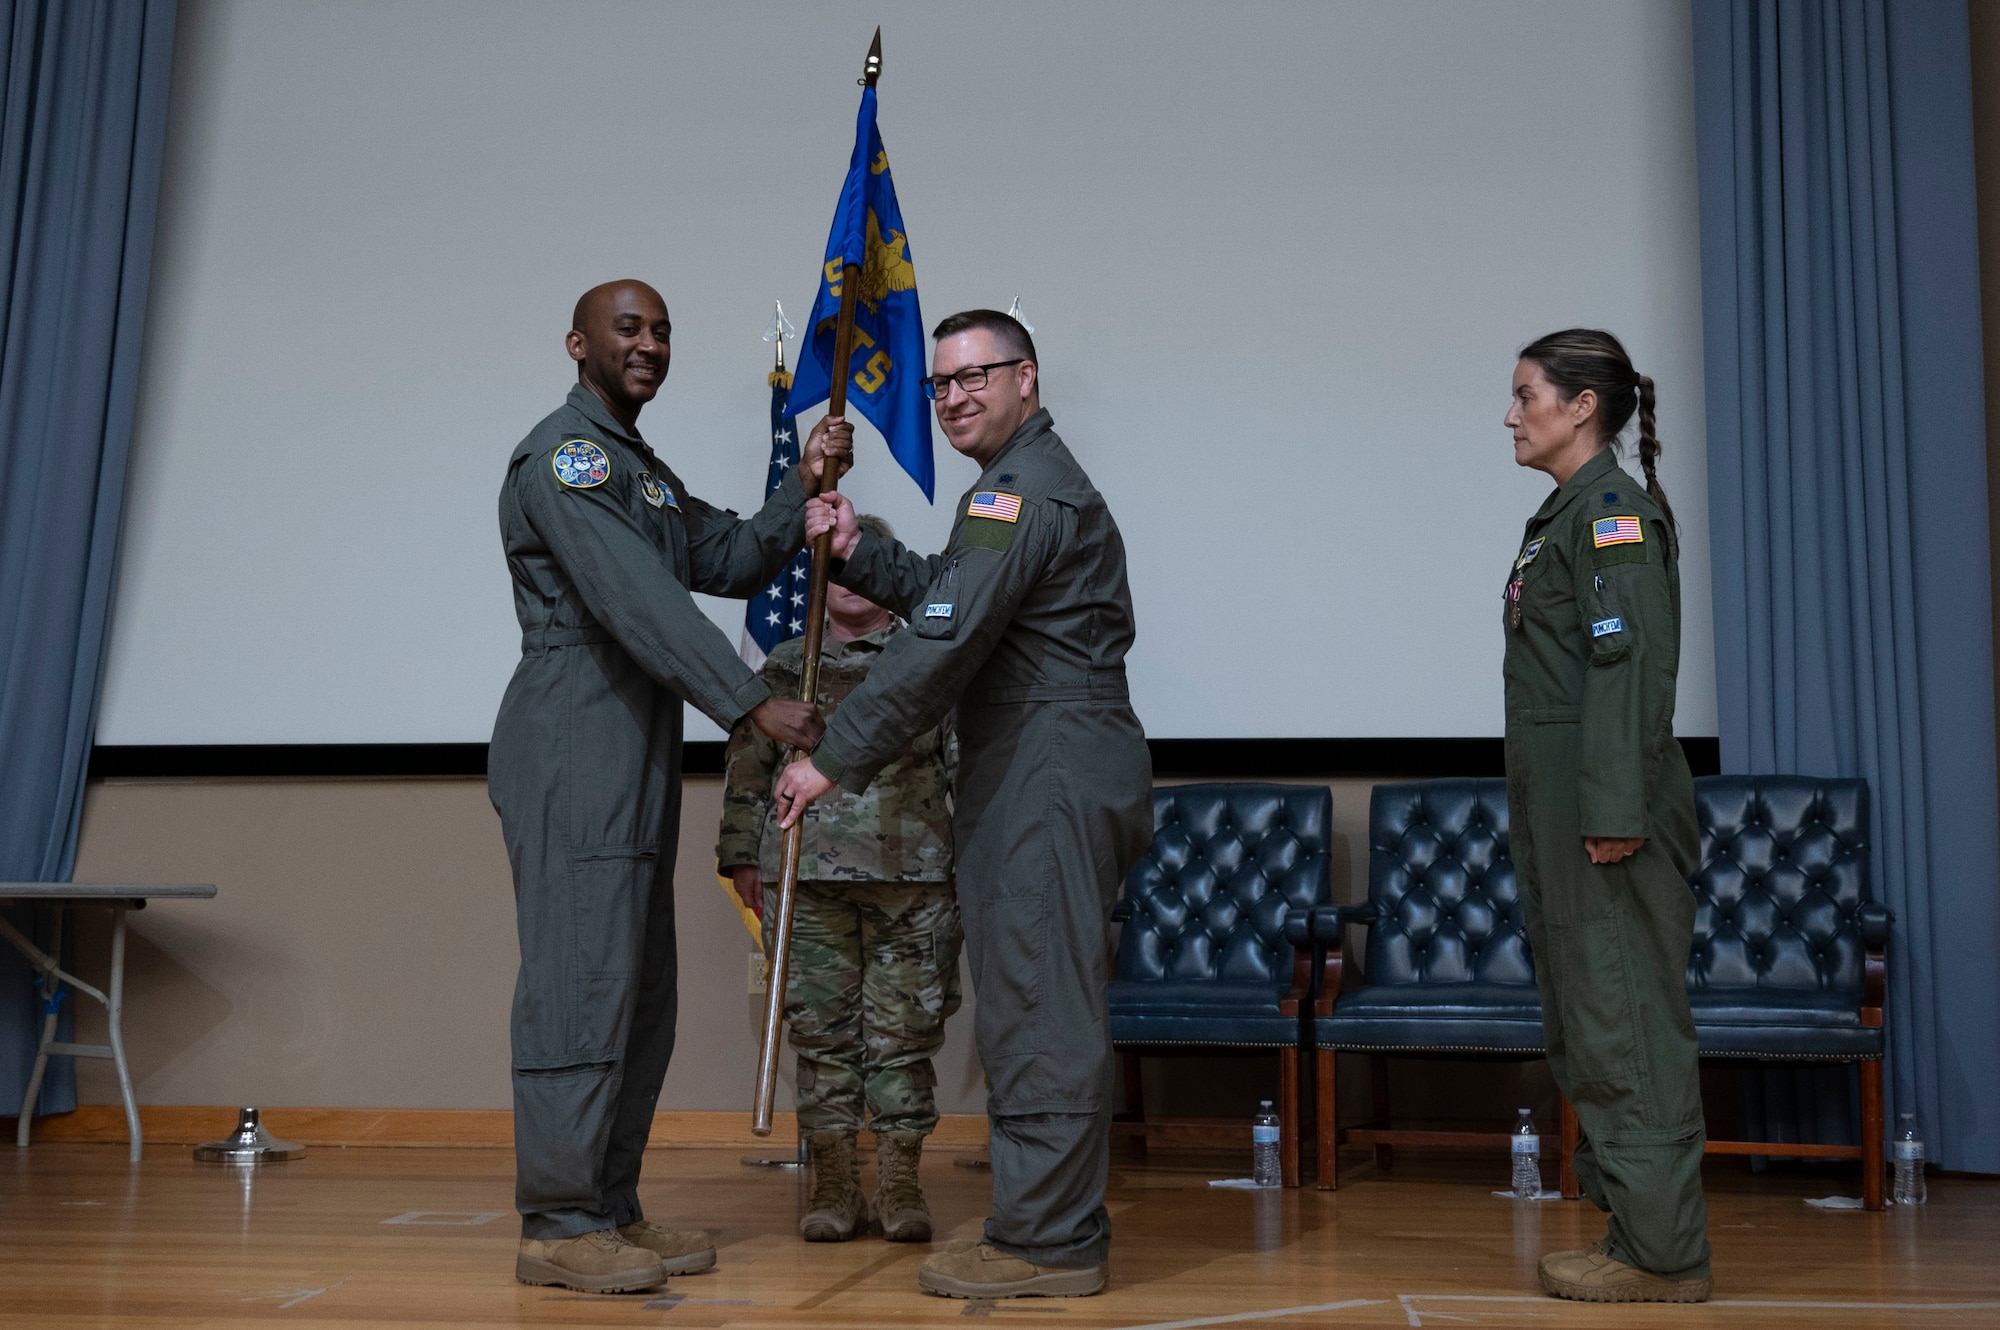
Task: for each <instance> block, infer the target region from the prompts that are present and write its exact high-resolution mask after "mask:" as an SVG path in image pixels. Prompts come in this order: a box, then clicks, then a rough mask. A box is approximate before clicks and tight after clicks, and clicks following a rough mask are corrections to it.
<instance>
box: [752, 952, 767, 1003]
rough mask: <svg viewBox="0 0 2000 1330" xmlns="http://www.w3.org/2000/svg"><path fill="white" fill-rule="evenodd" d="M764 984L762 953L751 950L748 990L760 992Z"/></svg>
mask: <svg viewBox="0 0 2000 1330" xmlns="http://www.w3.org/2000/svg"><path fill="white" fill-rule="evenodd" d="M765 986H766V980H765V977H764V953H763V952H761V951H753V952H751V953H750V991H751V992H752V993H761V992H763V991H764V989H765Z"/></svg>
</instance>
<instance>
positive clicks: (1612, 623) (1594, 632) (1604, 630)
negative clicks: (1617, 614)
mask: <svg viewBox="0 0 2000 1330" xmlns="http://www.w3.org/2000/svg"><path fill="white" fill-rule="evenodd" d="M1624 631H1625V621H1624V620H1623V619H1599V620H1598V621H1597V622H1596V623H1594V624H1592V625H1590V635H1591V636H1592V637H1609V636H1611V634H1613V633H1622V632H1624Z"/></svg>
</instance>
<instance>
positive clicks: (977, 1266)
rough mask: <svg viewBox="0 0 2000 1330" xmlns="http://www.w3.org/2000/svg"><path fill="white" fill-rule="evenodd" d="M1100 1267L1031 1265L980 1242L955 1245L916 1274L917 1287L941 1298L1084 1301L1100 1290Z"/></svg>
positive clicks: (929, 1261)
mask: <svg viewBox="0 0 2000 1330" xmlns="http://www.w3.org/2000/svg"><path fill="white" fill-rule="evenodd" d="M1104 1283H1105V1274H1104V1267H1103V1266H1101V1265H1092V1266H1086V1267H1084V1268H1083V1269H1081V1270H1065V1269H1062V1268H1060V1267H1057V1266H1048V1265H1032V1264H1030V1263H1029V1262H1027V1261H1024V1260H1022V1259H1020V1258H1019V1257H1018V1256H1009V1255H1008V1254H1007V1253H1006V1252H1003V1251H1001V1250H1000V1249H999V1248H997V1247H989V1246H987V1245H986V1244H985V1243H983V1242H964V1243H960V1242H954V1243H951V1244H950V1245H948V1246H947V1247H946V1248H945V1249H944V1250H943V1251H940V1252H936V1253H934V1254H933V1255H932V1256H931V1258H930V1259H929V1260H928V1261H925V1262H924V1265H923V1268H922V1269H921V1270H919V1271H917V1287H918V1288H920V1289H922V1290H923V1291H924V1292H926V1293H935V1294H936V1295H937V1296H939V1297H941V1298H982V1299H983V1298H1087V1297H1089V1296H1090V1295H1091V1294H1093V1293H1099V1292H1102V1291H1103V1289H1104Z"/></svg>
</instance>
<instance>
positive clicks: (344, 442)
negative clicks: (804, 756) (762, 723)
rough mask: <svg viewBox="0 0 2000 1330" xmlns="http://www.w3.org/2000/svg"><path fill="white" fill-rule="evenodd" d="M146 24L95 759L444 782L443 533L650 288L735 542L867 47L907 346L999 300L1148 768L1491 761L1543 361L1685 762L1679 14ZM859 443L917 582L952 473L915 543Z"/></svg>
mask: <svg viewBox="0 0 2000 1330" xmlns="http://www.w3.org/2000/svg"><path fill="white" fill-rule="evenodd" d="M182 12H183V19H182V31H181V36H180V40H179V50H178V55H177V61H178V65H177V68H176V71H175V92H174V103H173V111H172V124H171V126H170V130H169V150H168V151H169V155H168V175H167V180H166V184H165V189H164V194H163V199H162V216H161V220H160V227H159V242H158V250H157V258H156V264H155V272H154V284H153V292H152V298H151V307H150V313H149V323H148V333H147V339H146V348H145V365H144V374H143V377H144V383H143V388H142V401H141V412H140V425H139V431H138V437H137V440H136V443H135V447H134V452H133V464H132V466H133V469H132V478H131V486H130V494H129V499H128V506H127V522H126V531H125V538H124V545H123V553H122V564H121V572H120V581H119V589H118V596H117V603H116V611H115V617H114V621H113V633H112V639H111V648H110V662H109V670H108V676H107V681H106V684H105V693H104V699H103V708H102V713H101V719H100V722H99V729H98V741H99V742H100V743H104V744H119V745H122V744H168V745H173V744H258V743H270V744H324V743H400V742H407V743H452V742H461V743H464V742H475V743H476V742H482V741H484V740H485V739H486V738H487V737H488V735H489V733H490V730H491V725H492V720H493V715H494V711H495V708H496V706H497V704H498V701H499V698H500V694H501V691H502V689H503V688H504V687H505V685H506V681H507V678H508V675H509V672H510V671H511V670H512V668H513V665H514V662H515V660H516V659H517V657H518V650H519V645H518V643H519V633H518V629H517V627H516V625H515V621H514V617H513V609H512V602H511V596H510V590H509V582H508V577H507V570H506V567H505V564H504V562H503V560H502V558H501V553H500V547H499V538H498V530H497V524H496V518H495V499H496V495H497V492H498V488H499V484H500V480H501V476H502V472H503V469H504V465H505V462H506V458H507V456H508V454H509V452H510V451H511V450H512V448H513V447H514V445H515V443H516V442H517V441H519V439H520V438H521V437H522V435H524V434H525V433H526V432H527V430H528V429H529V427H530V426H532V425H533V424H534V423H535V422H536V421H537V420H539V419H540V418H541V417H542V416H543V415H545V414H546V413H547V412H548V411H550V410H551V409H553V408H554V407H555V406H556V405H557V404H558V403H559V402H560V401H561V399H562V396H563V394H564V393H565V392H566V391H567V390H568V388H569V386H570V384H571V383H572V382H573V381H574V371H573V367H572V365H571V363H570V362H569V360H568V359H567V358H566V356H565V355H564V352H563V349H562V335H563V333H564V331H565V330H566V329H567V328H568V321H569V312H570V307H571V304H572V302H573V301H574V300H575V298H576V296H577V294H578V293H579V292H580V291H582V290H583V289H584V288H585V287H587V286H590V285H592V284H593V283H596V282H599V281H602V280H605V279H608V278H613V277H624V276H635V277H640V278H644V279H645V280H647V281H650V282H652V283H653V284H654V285H656V286H657V287H659V289H660V290H661V291H662V292H663V293H664V294H665V295H666V297H667V301H668V304H669V306H670V308H671V310H672V315H673V322H674V358H673V367H672V373H671V376H670V378H669V380H668V382H667V385H666V387H665V389H664V390H663V392H662V393H661V395H660V397H659V399H658V400H657V401H655V402H654V403H653V404H652V405H651V406H650V407H649V408H648V409H647V411H646V413H645V415H644V417H643V418H642V421H641V426H642V429H643V430H644V432H645V434H646V435H647V437H648V439H649V440H650V441H651V442H652V443H653V445H654V447H655V448H656V449H657V450H658V451H659V452H660V453H661V455H662V456H663V457H665V458H666V459H667V461H668V462H669V464H670V465H672V466H673V467H674V468H675V469H676V470H677V471H678V472H679V474H680V475H681V476H682V477H683V478H685V480H686V481H687V483H688V484H689V486H690V487H691V488H692V489H693V491H694V492H695V493H697V494H699V495H701V496H703V497H704V498H707V499H709V500H710V501H711V502H715V503H720V504H725V505H728V506H731V507H734V508H737V509H739V510H742V511H748V510H750V509H752V508H754V507H755V506H756V505H757V504H758V503H759V502H760V501H761V498H762V493H763V490H762V484H763V477H764V473H765V463H766V458H767V448H768V443H767V438H766V433H765V413H766V408H767V389H766V387H765V380H764V375H765V373H766V370H767V369H768V367H769V348H768V347H767V346H766V345H765V344H764V343H763V342H762V341H761V340H760V334H761V332H762V331H763V328H764V324H765V320H766V317H767V314H768V311H769V309H770V304H771V301H772V300H773V299H774V298H777V299H782V300H783V301H784V302H785V305H786V308H787V310H788V311H790V312H791V313H792V314H793V316H794V318H798V317H799V316H800V315H802V313H803V310H804V307H805V306H806V304H807V302H808V301H809V299H810V296H811V294H812V291H813V284H814V280H815V274H816V271H817V269H818V266H819V260H820V255H821V252H822V249H823V247H824V245H825V241H826V231H827V225H828V222H829V220H830V219H831V216H832V211H833V204H834V199H835V195H836V192H837V190H838V187H839V184H840V180H841V176H842V174H843V172H844V170H845V168H846V163H847V158H848V153H849V149H850V146H851V144H852V140H853V126H854V111H855V106H856V102H857V98H858V95H859V90H858V89H857V88H856V86H855V77H856V75H857V74H858V73H859V70H860V64H861V58H862V55H863V53H864V51H865V49H866V47H867V43H868V38H869V35H870V33H871V31H872V30H873V28H874V26H875V24H877V23H878V22H879V23H880V24H881V25H882V32H883V43H884V51H885V56H886V72H885V73H884V76H883V80H882V86H881V106H882V110H881V124H882V132H883V135H884V138H885V141H886V143H887V145H888V150H889V155H890V160H891V162H892V164H893V169H894V171H895V173H896V181H897V186H898V190H899V193H900V196H901V201H902V207H903V212H904V216H905V219H906V221H907V223H908V227H909V249H910V253H911V255H912V257H913V259H914V262H915V267H916V273H917V277H918V284H919V291H920V293H921V298H922V302H923V308H924V312H925V314H926V316H927V318H928V319H929V320H930V321H931V322H935V321H936V320H937V319H938V318H940V317H942V316H943V315H945V314H947V313H950V312H951V311H953V310H956V309H961V308H965V307H969V306H978V305H990V306H997V307H1000V308H1003V309H1004V308H1005V307H1006V306H1007V304H1008V302H1009V301H1010V300H1011V299H1013V298H1014V297H1015V296H1017V295H1018V296H1019V298H1020V300H1021V303H1022V307H1023V309H1024V311H1025V313H1026V315H1027V317H1028V318H1029V320H1030V321H1031V322H1032V323H1033V324H1034V326H1035V329H1036V338H1037V340H1038V342H1039V343H1040V349H1041V354H1042V360H1043V383H1044V385H1045V391H1044V401H1045V403H1046V404H1047V405H1048V406H1049V408H1050V409H1051V410H1052V412H1053V413H1054V416H1055V420H1056V424H1057V427H1058V429H1059V430H1060V431H1061V432H1062V433H1063V435H1064V437H1065V438H1066V439H1067V440H1068V442H1069V444H1070V446H1071V447H1072V448H1073V449H1074V450H1075V452H1076V454H1077V456H1078V457H1079V458H1081V459H1082V461H1083V463H1084V465H1085V466H1086V467H1087V468H1088V469H1089V470H1090V472H1091V474H1092V476H1093V477H1094V479H1095V480H1096V482H1097V484H1098V486H1099V487H1100V488H1101V489H1102V490H1103V492H1104V493H1105V495H1106V496H1107V497H1108V499H1109V501H1110V503H1111V506H1112V509H1113V511H1114V512H1115V513H1116V515H1117V516H1118V519H1119V521H1120V524H1121V525H1122V527H1123V529H1124V533H1125V540H1126V543H1127V546H1128V548H1129V551H1130V556H1131V576H1132V590H1133V596H1134V599H1135V601H1136V605H1137V612H1138V620H1139V640H1138V645H1137V648H1136V649H1135V651H1134V653H1133V655H1132V657H1131V660H1130V668H1131V677H1132V684H1133V693H1134V698H1135V702H1136V705H1137V708H1138V711H1139V714H1140V716H1141V718H1142V719H1143V720H1144V721H1145V723H1146V726H1147V729H1148V731H1149V732H1150V733H1151V734H1153V735H1154V736H1156V737H1162V738H1267V737H1355V738H1363V737H1370V738H1380V737H1403V736H1410V737H1425V736H1429V737H1477V736H1491V735H1495V734H1498V733H1499V732H1500V726H1501V697H1500V686H1499V678H1498V674H1499V662H1500V653H1501V647H1502V640H1501V623H1500V591H1501V586H1502V583H1503V581H1504V578H1505V575H1506V572H1507V568H1508V564H1509V561H1510V559H1511V557H1512V555H1513V554H1514V552H1515V549H1516V547H1517V545H1518V542H1519V539H1520V531H1521V526H1522V524H1523V522H1524V521H1525V520H1526V519H1527V517H1528V516H1529V515H1530V514H1531V513H1532V512H1533V511H1534V509H1535V507H1536V506H1537V505H1538V504H1539V502H1540V501H1541V499H1542V497H1543V495H1544V494H1545V493H1546V492H1547V488H1548V484H1547V481H1546V480H1545V479H1544V478H1543V477H1541V476H1539V475H1536V474H1533V473H1527V472H1522V471H1520V470H1518V469H1516V468H1515V467H1514V465H1513V463H1512V458H1511V453H1510V448H1509V439H1508V436H1507V433H1506V431H1504V430H1503V429H1502V428H1501V425H1500V418H1501V415H1502V413H1503V412H1504V411H1505V409H1506V402H1507V390H1508V376H1509V374H1510V373H1511V371H1512V367H1513V359H1514V353H1515V352H1516V351H1517V350H1518V349H1519V348H1520V346H1521V345H1523V344H1524V343H1525V342H1527V341H1528V340H1529V339H1531V338H1532V337H1534V336H1536V335H1538V334H1540V333H1542V332H1546V331H1548V330H1551V329H1553V328H1557V327H1563V326H1568V325H1571V324H1588V325H1594V326H1602V327H1608V328H1611V329H1613V330H1615V331H1616V332H1618V333H1619V334H1620V335H1621V336H1622V337H1624V338H1625V339H1626V342H1627V344H1628V346H1629V347H1630V348H1631V350H1632V353H1633V355H1634V358H1635V359H1636V361H1637V362H1638V364H1639V366H1640V368H1641V369H1642V370H1643V371H1644V372H1646V373H1649V374H1651V375H1652V376H1653V377H1654V378H1655V379H1656V380H1657V381H1658V383H1659V385H1660V407H1659V422H1660V434H1661V437H1662V439H1663V441H1664V443H1665V447H1666V452H1665V455H1664V460H1663V462H1662V465H1661V476H1662V479H1663V481H1664V482H1665V484H1666V486H1667V488H1668V491H1669V493H1670V494H1671V496H1672V498H1673V500H1674V504H1675V507H1676V509H1677V511H1678V513H1679V515H1680V518H1681V521H1682V523H1683V529H1684V536H1685V556H1684V561H1683V564H1682V577H1683V587H1684V592H1685V604H1686V625H1685V640H1684V654H1683V660H1682V671H1681V699H1680V713H1679V726H1680V729H1681V731H1682V732H1683V733H1685V734H1693V735H1703V734H1713V733H1714V732H1715V701H1714V667H1713V659H1712V655H1713V652H1712V645H1711V628H1710V612H1709V569H1708V542H1707V525H1706V514H1705V510H1706V494H1705V488H1706V487H1705V467H1704V459H1703V445H1702V382H1701V324H1700V281H1699V253H1698V244H1697V239H1698V238H1697V228H1696V196H1695V160H1694V123H1693V120H1694V111H1693V87H1692V74H1691V69H1690V53H1689V52H1690V24H1689V15H1688V10H1687V6H1686V5H1685V4H1682V3H1660V2H1659V0H1633V2H1631V3H1616V2H1613V0H1539V2H1535V3H1528V2H1523V3H1498V2H1496V0H1428V2H1425V3H1407V4H1405V3H1387V2H1382V3H1374V2H1370V3H1305V4H1278V3H1268V4H1237V5H1220V4H1213V3H1164V2H1160V0H1150V2H1148V3H1136V2H1134V3H1098V4H1084V5H1079V4H1074V3H1050V4H1035V3H1023V4H995V3H976V4H972V3H968V4H956V3H945V4H934V3H901V2H891V0H881V2H879V3H872V4H868V5H856V4H845V3H830V4H810V5H807V4H797V5H788V4H767V5H731V6H717V5H698V4H662V3H652V2H650V0H648V2H644V3H640V2H636V0H635V2H633V3H609V2H581V0H565V3H562V4H549V3H529V2H526V0H380V2H378V3H368V4H358V3H349V2H347V0H320V2H317V3H314V2H307V0H185V3H184V5H183V11H182ZM860 433H861V439H860V445H859V452H860V464H859V466H858V467H857V469H856V472H855V474H854V475H853V477H852V479H851V481H850V482H849V483H848V486H847V488H848V489H849V490H850V492H852V493H853V494H854V495H855V496H856V497H857V501H858V502H859V503H860V504H861V505H862V507H863V508H864V509H866V510H871V511H874V512H878V513H881V514H882V515H884V516H886V517H887V518H889V520H890V521H891V522H893V523H894V524H895V525H896V527H897V529H898V530H899V532H900V533H901V534H902V535H903V537H904V538H905V539H906V540H907V541H909V543H911V544H912V545H914V546H918V547H923V548H928V549H935V548H937V547H938V546H939V545H940V544H941V543H942V541H943V538H944V536H945V534H946V531H947V529H948V526H949V522H950V509H951V505H952V500H953V499H954V498H955V497H956V496H957V495H958V494H959V493H960V491H961V490H962V489H963V488H964V487H965V486H966V485H967V484H969V483H970V481H971V480H972V478H973V476H974V475H975V474H976V471H975V468H974V467H973V466H972V464H970V463H969V462H967V461H965V460H964V459H962V458H960V457H958V456H957V455H956V454H954V453H952V452H951V450H950V449H949V447H947V446H946V445H945V444H944V442H943V440H942V436H940V437H939V440H938V445H937V446H938V453H939V465H938V469H939V484H938V493H939V501H938V504H937V505H936V506H935V507H930V506H927V505H926V504H925V503H924V502H923V500H922V498H921V496H920V495H919V493H918V492H917V490H916V487H915V486H914V485H912V484H911V483H910V482H909V481H908V480H907V479H906V478H905V477H904V476H903V475H902V473H901V472H900V471H898V470H897V469H896V467H895V465H894V464H893V463H892V462H891V461H890V459H889V457H888V454H887V450H886V448H884V446H883V445H882V442H881V440H880V437H879V436H877V435H876V434H874V433H873V431H872V430H871V429H869V428H867V427H865V426H864V427H863V428H862V430H861V431H860ZM706 608H707V609H708V610H709V612H710V613H711V614H712V615H713V617H714V619H715V621H716V623H717V624H719V625H721V626H722V627H723V629H724V630H725V631H726V632H727V633H728V634H729V636H730V638H731V639H732V640H734V639H735V638H736V637H737V636H738V634H739V632H740V630H741V626H742V615H743V610H742V606H741V605H740V604H739V603H733V602H724V601H719V600H717V601H709V602H706ZM688 733H689V737H690V738H691V739H714V738H718V737H720V733H719V731H718V730H716V728H715V727H714V726H713V725H712V724H711V723H710V722H709V721H707V720H706V719H704V718H701V717H700V716H698V715H691V717H690V724H689V730H688Z"/></svg>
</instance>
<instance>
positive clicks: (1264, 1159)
mask: <svg viewBox="0 0 2000 1330" xmlns="http://www.w3.org/2000/svg"><path fill="white" fill-rule="evenodd" d="M1250 1181H1252V1182H1254V1183H1255V1184H1257V1185H1258V1186H1259V1187H1276V1186H1278V1185H1279V1184H1280V1183H1282V1182H1283V1181H1284V1178H1283V1177H1282V1175H1280V1173H1279V1172H1278V1115H1277V1114H1276V1113H1273V1112H1272V1111H1271V1101H1270V1100H1268V1099H1266V1100H1263V1101H1262V1104H1261V1106H1260V1107H1259V1108H1258V1109H1257V1116H1256V1117H1254V1118H1252V1119H1250Z"/></svg>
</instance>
